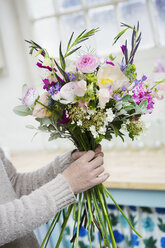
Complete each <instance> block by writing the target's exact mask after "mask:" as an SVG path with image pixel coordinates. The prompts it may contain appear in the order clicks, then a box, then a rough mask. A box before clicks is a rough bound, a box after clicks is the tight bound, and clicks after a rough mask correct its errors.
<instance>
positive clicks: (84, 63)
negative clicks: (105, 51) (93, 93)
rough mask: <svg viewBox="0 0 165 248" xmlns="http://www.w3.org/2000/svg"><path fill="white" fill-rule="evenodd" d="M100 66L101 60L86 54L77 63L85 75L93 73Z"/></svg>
mask: <svg viewBox="0 0 165 248" xmlns="http://www.w3.org/2000/svg"><path fill="white" fill-rule="evenodd" d="M98 65H99V58H98V57H96V56H94V55H92V54H86V55H83V56H82V57H80V58H79V59H78V61H77V64H76V66H77V68H78V69H79V70H80V71H81V72H83V73H92V72H94V71H95V70H96V68H97V67H98Z"/></svg>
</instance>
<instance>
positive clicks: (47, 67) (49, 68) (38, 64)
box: [36, 62, 56, 72]
mask: <svg viewBox="0 0 165 248" xmlns="http://www.w3.org/2000/svg"><path fill="white" fill-rule="evenodd" d="M36 65H37V66H38V67H39V68H45V69H48V70H49V71H52V68H51V67H50V66H44V65H42V63H39V62H37V64H36ZM53 69H54V71H55V72H56V69H55V68H53Z"/></svg>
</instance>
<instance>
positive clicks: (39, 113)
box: [33, 92, 51, 118]
mask: <svg viewBox="0 0 165 248" xmlns="http://www.w3.org/2000/svg"><path fill="white" fill-rule="evenodd" d="M49 96H50V95H49V93H48V92H45V93H44V94H42V95H41V96H40V98H39V100H38V101H40V102H41V103H43V104H44V105H45V106H48V105H49ZM50 115H51V112H50V111H49V110H48V109H47V108H45V107H44V106H42V105H41V104H39V103H38V102H37V103H36V105H35V106H34V109H33V116H35V117H36V118H45V117H49V116H50Z"/></svg>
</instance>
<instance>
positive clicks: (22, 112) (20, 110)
mask: <svg viewBox="0 0 165 248" xmlns="http://www.w3.org/2000/svg"><path fill="white" fill-rule="evenodd" d="M13 111H14V113H15V114H17V115H19V116H27V115H32V111H31V109H30V108H28V107H26V106H25V105H19V106H16V107H14V108H13Z"/></svg>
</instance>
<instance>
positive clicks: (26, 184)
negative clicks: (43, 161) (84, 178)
mask: <svg viewBox="0 0 165 248" xmlns="http://www.w3.org/2000/svg"><path fill="white" fill-rule="evenodd" d="M72 152H73V151H70V152H67V153H65V154H63V155H59V156H57V157H56V158H55V159H54V160H53V161H52V162H51V163H49V164H48V165H46V166H44V167H42V168H41V169H38V170H36V171H34V172H26V173H18V172H17V171H16V168H15V167H14V166H13V164H12V163H11V162H10V161H9V160H8V159H7V158H6V156H5V155H4V153H3V151H2V150H1V149H0V155H1V159H2V161H3V163H4V166H5V169H6V172H7V174H8V177H9V179H10V181H11V183H12V186H13V188H14V190H15V192H16V194H17V196H18V197H21V196H22V195H28V194H30V193H31V192H32V191H34V190H36V189H37V188H39V187H41V186H42V185H44V184H45V183H47V182H49V181H51V180H52V179H54V178H55V177H56V176H57V175H58V174H59V173H61V172H63V171H64V170H65V168H67V167H68V165H69V164H71V163H72V162H73V161H74V160H73V159H72V157H71V153H72Z"/></svg>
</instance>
